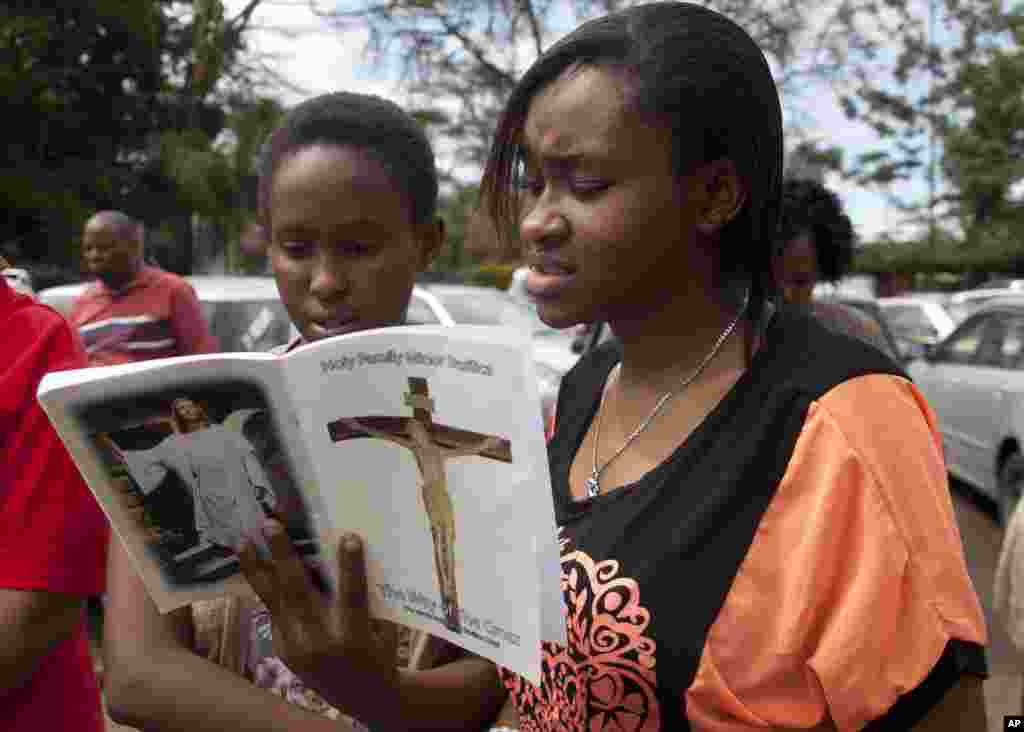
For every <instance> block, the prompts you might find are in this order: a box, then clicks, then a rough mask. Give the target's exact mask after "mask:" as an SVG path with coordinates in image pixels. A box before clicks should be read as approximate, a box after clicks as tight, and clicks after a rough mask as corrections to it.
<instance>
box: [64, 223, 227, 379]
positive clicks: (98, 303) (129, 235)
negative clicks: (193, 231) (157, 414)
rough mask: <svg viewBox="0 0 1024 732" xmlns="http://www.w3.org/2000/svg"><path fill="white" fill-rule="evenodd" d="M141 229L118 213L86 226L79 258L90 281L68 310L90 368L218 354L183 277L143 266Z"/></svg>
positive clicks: (190, 287) (189, 287)
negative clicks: (201, 354) (83, 346)
mask: <svg viewBox="0 0 1024 732" xmlns="http://www.w3.org/2000/svg"><path fill="white" fill-rule="evenodd" d="M143 239H144V229H143V226H142V224H141V223H140V222H138V221H135V220H134V219H132V218H131V217H130V216H127V215H126V214H124V213H121V212H120V211H100V212H99V213H97V214H96V215H94V216H93V217H92V218H91V219H89V221H88V222H87V223H86V225H85V230H84V232H83V234H82V256H83V258H84V260H85V265H86V269H88V270H89V272H91V273H92V274H94V275H96V277H97V280H96V282H95V283H93V284H92V285H91V286H89V287H88V288H87V289H86V290H85V292H83V293H82V294H81V296H79V298H78V299H77V300H76V301H75V303H74V305H73V306H72V308H71V314H70V316H69V317H70V320H71V323H72V324H73V325H74V326H75V327H76V328H78V332H79V334H80V335H81V336H82V340H83V341H84V343H85V350H86V352H87V353H88V354H89V365H90V366H108V365H111V364H118V363H131V362H134V361H148V360H150V359H154V358H167V357H170V356H185V355H189V354H193V353H211V352H214V351H217V350H218V345H217V340H216V339H215V338H214V337H213V335H212V334H211V333H210V329H209V326H208V325H207V323H206V319H205V318H204V317H203V312H202V309H201V308H200V305H199V300H198V298H197V297H196V294H195V291H194V290H193V289H192V286H191V285H190V284H189V283H188V282H187V281H186V280H184V279H183V278H181V277H179V276H178V275H175V274H172V273H170V272H164V271H163V270H160V269H157V268H155V267H149V266H147V265H145V264H144V262H143Z"/></svg>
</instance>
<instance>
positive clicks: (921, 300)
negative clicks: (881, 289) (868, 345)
mask: <svg viewBox="0 0 1024 732" xmlns="http://www.w3.org/2000/svg"><path fill="white" fill-rule="evenodd" d="M878 305H879V307H881V308H882V314H883V315H884V316H885V320H886V322H887V323H888V324H889V329H890V330H891V331H892V334H893V337H894V338H895V339H896V345H897V347H898V349H899V352H900V355H902V356H905V357H906V356H919V355H921V354H923V353H924V350H925V349H926V348H928V347H931V346H933V345H935V344H936V343H938V342H939V341H941V340H942V339H943V338H945V337H946V336H948V335H949V334H950V333H952V332H953V329H954V328H956V321H954V320H953V316H952V315H950V314H949V312H948V311H947V310H946V308H945V307H943V306H942V305H941V304H940V303H939V302H937V301H936V300H935V299H934V298H933V297H918V296H916V295H907V296H903V297H880V298H878Z"/></svg>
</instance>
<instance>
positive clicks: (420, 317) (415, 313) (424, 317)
mask: <svg viewBox="0 0 1024 732" xmlns="http://www.w3.org/2000/svg"><path fill="white" fill-rule="evenodd" d="M405 322H406V323H408V324H409V325H439V324H440V323H441V321H440V320H439V319H438V317H437V315H436V314H435V313H434V311H433V309H431V307H430V305H428V304H427V301H426V300H424V299H422V298H419V297H416V295H415V294H413V296H412V299H411V300H409V309H408V310H407V311H406V314H405Z"/></svg>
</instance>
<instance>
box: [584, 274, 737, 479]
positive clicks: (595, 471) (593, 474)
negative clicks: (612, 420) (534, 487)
mask: <svg viewBox="0 0 1024 732" xmlns="http://www.w3.org/2000/svg"><path fill="white" fill-rule="evenodd" d="M749 304H750V288H749V287H748V288H747V291H746V294H745V295H744V296H743V304H742V305H741V306H740V310H739V312H738V313H736V317H735V318H733V319H732V322H731V323H729V325H728V326H727V327H726V329H725V330H723V331H722V333H721V335H719V336H718V340H717V341H715V345H714V346H713V347H712V348H711V351H709V352H708V355H707V356H705V357H704V360H703V361H701V362H700V365H699V366H697V368H696V369H694V371H693V373H692V374H690V375H689V376H688V377H687V378H685V379H684V380H683V381H682V382H680V384H679V385H678V386H677V387H676V388H674V389H670V390H669V391H667V392H665V394H664V395H662V397H661V398H660V399H659V400H658V403H657V404H655V405H654V409H652V410H651V411H650V413H649V414H648V415H647V416H646V417H644V419H643V421H642V422H640V424H639V426H638V427H637V428H636V429H635V430H633V432H632V433H630V435H629V437H627V438H626V441H625V442H623V443H622V447H620V448H619V449H618V450H617V451H616V452H615V454H614V455H612V456H611V457H610V458H608V460H607V461H605V464H604V465H602V466H600V467H598V464H597V446H598V444H599V443H600V441H601V417H602V416H604V401H605V397H606V396H607V395H608V388H607V387H605V389H604V390H603V391H602V392H601V403H600V404H599V405H598V407H597V424H596V425H595V426H594V457H593V467H591V469H590V477H589V478H587V482H586V490H587V498H594V497H595V496H597V495H598V494H599V493H600V492H601V475H602V474H603V473H604V471H605V470H606V469H607V468H608V466H609V465H611V464H612V463H613V462H615V460H616V459H617V458H618V457H619V455H621V454H622V453H624V452H625V451H626V448H627V447H629V446H630V445H631V444H632V443H633V440H635V439H636V438H637V437H639V436H640V434H641V433H642V432H643V431H644V430H645V429H647V427H648V425H650V424H651V422H653V421H654V418H655V417H657V416H658V413H659V412H660V411H661V409H662V407H664V406H665V405H666V404H668V400H669V399H671V398H672V397H674V396H675V395H676V394H678V393H679V392H681V391H683V390H684V389H686V387H688V386H689V385H690V384H692V383H693V382H694V380H696V378H697V377H698V376H700V375H701V373H702V372H703V371H704V369H705V368H707V365H708V364H709V363H711V360H712V359H713V358H714V357H715V356H717V355H718V352H719V351H720V350H721V348H722V346H723V345H724V344H725V341H726V340H727V339H728V338H729V336H730V335H732V332H733V330H735V329H736V325H737V324H738V323H739V322H740V318H742V317H743V313H745V312H746V311H747V306H748V305H749ZM621 366H622V363H621V362H620V363H618V364H616V366H615V373H616V374H617V373H618V371H619V369H620V368H621ZM609 381H611V379H610V378H609Z"/></svg>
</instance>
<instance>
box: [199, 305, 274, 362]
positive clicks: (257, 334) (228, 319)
mask: <svg viewBox="0 0 1024 732" xmlns="http://www.w3.org/2000/svg"><path fill="white" fill-rule="evenodd" d="M202 308H203V314H204V315H205V316H206V322H207V323H209V324H210V331H211V332H212V333H213V334H214V335H215V336H216V337H217V340H219V341H220V348H221V350H222V351H225V352H231V351H269V350H270V349H272V348H276V347H277V346H280V345H283V344H285V343H287V342H288V340H289V338H290V336H291V321H290V320H289V318H288V312H287V311H286V310H285V307H284V305H283V304H282V303H281V302H280V301H279V300H256V301H221V302H210V301H205V302H203V303H202Z"/></svg>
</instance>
